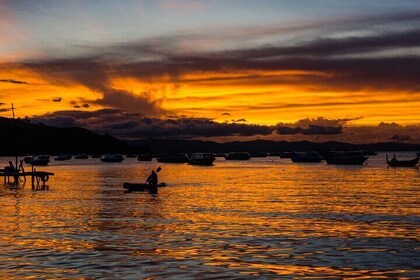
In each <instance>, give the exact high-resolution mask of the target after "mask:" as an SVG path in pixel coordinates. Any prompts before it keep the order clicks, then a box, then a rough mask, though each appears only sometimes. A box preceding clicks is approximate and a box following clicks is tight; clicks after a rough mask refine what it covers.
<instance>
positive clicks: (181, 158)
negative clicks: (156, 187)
mask: <svg viewBox="0 0 420 280" xmlns="http://www.w3.org/2000/svg"><path fill="white" fill-rule="evenodd" d="M157 161H158V162H163V163H187V161H188V157H187V155H186V154H183V153H176V154H163V155H161V156H159V157H158V158H157Z"/></svg>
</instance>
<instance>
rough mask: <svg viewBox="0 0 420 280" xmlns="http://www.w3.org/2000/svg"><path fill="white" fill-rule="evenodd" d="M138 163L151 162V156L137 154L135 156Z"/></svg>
mask: <svg viewBox="0 0 420 280" xmlns="http://www.w3.org/2000/svg"><path fill="white" fill-rule="evenodd" d="M137 160H138V161H151V160H152V154H139V155H138V156H137Z"/></svg>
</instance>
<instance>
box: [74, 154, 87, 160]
mask: <svg viewBox="0 0 420 280" xmlns="http://www.w3.org/2000/svg"><path fill="white" fill-rule="evenodd" d="M88 158H89V156H88V155H87V154H77V155H75V156H74V159H88Z"/></svg>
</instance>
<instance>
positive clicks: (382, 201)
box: [0, 153, 420, 279]
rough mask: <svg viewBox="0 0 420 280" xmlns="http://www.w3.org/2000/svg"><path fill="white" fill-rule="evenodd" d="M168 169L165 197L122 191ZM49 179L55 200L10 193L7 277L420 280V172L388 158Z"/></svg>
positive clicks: (82, 173) (114, 169) (57, 168)
mask: <svg viewBox="0 0 420 280" xmlns="http://www.w3.org/2000/svg"><path fill="white" fill-rule="evenodd" d="M401 155H402V156H406V157H413V156H414V153H408V154H401ZM397 156H398V154H397ZM8 160H9V159H7V158H0V166H5V165H6V163H7V161H8ZM158 166H161V167H162V171H161V172H160V173H159V179H160V181H164V182H166V183H167V184H168V187H166V188H161V189H160V190H159V194H158V195H157V196H153V195H149V194H144V193H124V192H123V189H122V183H123V182H141V181H143V180H144V179H145V178H146V177H147V175H148V174H149V173H150V171H151V169H155V168H157V167H158ZM38 169H39V170H45V171H52V172H54V173H55V176H54V177H52V178H51V179H50V181H49V182H48V185H49V187H50V190H49V191H32V190H31V188H30V184H29V182H28V184H27V185H26V186H25V187H24V188H23V189H18V190H10V189H8V188H6V187H3V185H2V182H1V186H0V278H7V277H14V278H24V277H34V278H38V279H41V278H42V279H44V278H54V279H56V278H112V279H141V278H153V279H159V278H166V277H169V278H174V279H180V278H182V279H223V278H225V279H227V278H229V279H232V278H237V279H239V278H241V279H243V278H250V279H256V278H273V279H274V278H282V277H286V278H287V277H315V278H316V277H318V278H328V277H332V278H340V277H350V278H351V277H372V278H381V277H390V278H394V277H406V278H416V277H420V242H419V241H420V239H419V236H420V204H419V201H420V172H419V170H418V169H411V168H405V169H403V168H401V169H392V168H387V167H386V164H385V155H384V154H379V155H377V156H375V157H371V158H370V159H369V161H368V165H364V166H347V167H342V166H341V167H340V166H331V165H326V164H325V163H321V164H294V163H292V162H291V161H290V160H288V159H280V158H278V157H268V158H262V159H251V160H250V161H246V162H238V161H225V160H224V159H221V158H218V159H217V160H216V162H215V165H214V166H212V167H196V166H188V165H184V164H181V165H179V164H158V163H157V162H156V161H152V162H150V163H147V162H146V163H145V162H138V161H137V160H136V159H126V160H125V161H124V162H123V163H119V164H118V163H117V164H104V163H100V161H99V159H89V160H74V159H73V160H71V161H69V162H54V161H52V163H51V166H48V167H39V168H38Z"/></svg>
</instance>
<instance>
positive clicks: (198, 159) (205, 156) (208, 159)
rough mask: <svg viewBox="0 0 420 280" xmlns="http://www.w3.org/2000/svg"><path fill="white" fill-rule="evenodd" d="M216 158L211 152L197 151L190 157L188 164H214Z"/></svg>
mask: <svg viewBox="0 0 420 280" xmlns="http://www.w3.org/2000/svg"><path fill="white" fill-rule="evenodd" d="M215 160H216V158H215V157H214V155H213V154H210V153H195V154H192V155H191V157H190V158H189V159H188V164H191V165H206V166H210V165H213V162H214V161H215Z"/></svg>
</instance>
